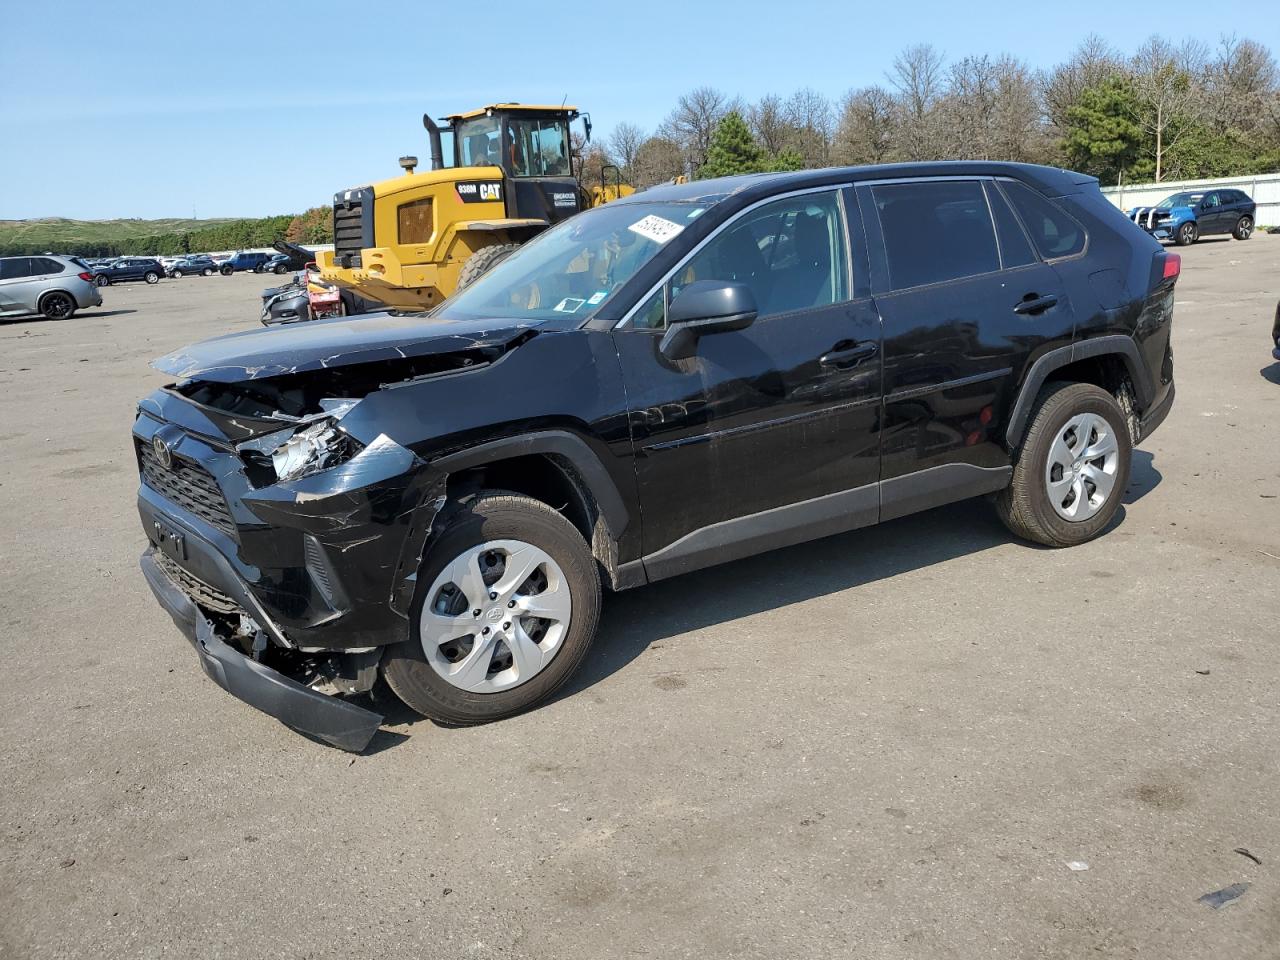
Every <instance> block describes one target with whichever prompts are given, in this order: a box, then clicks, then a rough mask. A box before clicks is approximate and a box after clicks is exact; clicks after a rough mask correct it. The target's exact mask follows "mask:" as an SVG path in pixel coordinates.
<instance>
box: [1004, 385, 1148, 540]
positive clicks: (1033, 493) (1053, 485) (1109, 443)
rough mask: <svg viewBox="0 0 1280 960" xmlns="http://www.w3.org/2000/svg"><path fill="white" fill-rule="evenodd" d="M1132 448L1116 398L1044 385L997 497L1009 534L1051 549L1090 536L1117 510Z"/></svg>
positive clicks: (1089, 388) (1089, 389) (1090, 388)
mask: <svg viewBox="0 0 1280 960" xmlns="http://www.w3.org/2000/svg"><path fill="white" fill-rule="evenodd" d="M1132 455H1133V446H1132V444H1131V442H1130V440H1129V428H1128V424H1127V421H1126V419H1125V415H1124V412H1123V411H1122V410H1121V409H1120V405H1119V404H1118V403H1117V402H1116V398H1115V397H1113V396H1112V395H1111V394H1109V393H1107V391H1105V390H1103V389H1102V388H1101V387H1097V386H1094V385H1093V384H1091V383H1070V384H1067V383H1055V384H1050V385H1049V386H1047V387H1045V389H1044V391H1043V392H1042V393H1041V395H1040V401H1039V404H1038V406H1037V407H1036V411H1035V413H1034V414H1033V416H1032V419H1031V425H1030V426H1029V427H1028V428H1027V435H1026V438H1025V439H1024V440H1023V443H1022V447H1021V449H1020V450H1019V451H1018V455H1017V459H1016V461H1015V463H1014V467H1013V479H1012V480H1011V481H1010V483H1009V486H1008V487H1006V488H1005V489H1004V490H1002V491H1000V493H999V494H998V495H997V497H996V509H997V511H998V512H999V514H1000V519H1001V520H1003V521H1004V523H1005V526H1007V527H1008V528H1009V529H1010V530H1011V531H1013V532H1014V533H1015V534H1017V535H1018V536H1020V537H1023V538H1024V539H1027V540H1033V541H1035V542H1036V543H1043V544H1044V545H1045V546H1049V547H1070V546H1075V545H1076V544H1080V543H1084V542H1086V541H1088V540H1092V539H1093V538H1094V537H1096V536H1097V535H1098V534H1099V533H1101V532H1102V531H1103V530H1104V529H1106V527H1107V524H1109V523H1110V522H1111V520H1112V518H1113V517H1114V516H1115V514H1116V510H1118V509H1119V508H1120V498H1121V497H1122V496H1123V495H1124V490H1125V487H1126V486H1128V484H1129V466H1130V459H1131V458H1132Z"/></svg>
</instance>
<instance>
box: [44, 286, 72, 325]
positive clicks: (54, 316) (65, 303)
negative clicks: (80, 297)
mask: <svg viewBox="0 0 1280 960" xmlns="http://www.w3.org/2000/svg"><path fill="white" fill-rule="evenodd" d="M40 312H41V313H43V314H44V315H45V316H46V317H48V318H49V319H50V320H66V319H68V318H69V317H70V316H71V315H72V314H73V313H75V312H76V302H75V301H74V300H73V299H71V295H70V294H68V293H63V292H61V291H55V292H53V293H48V294H45V297H44V299H43V300H41V301H40Z"/></svg>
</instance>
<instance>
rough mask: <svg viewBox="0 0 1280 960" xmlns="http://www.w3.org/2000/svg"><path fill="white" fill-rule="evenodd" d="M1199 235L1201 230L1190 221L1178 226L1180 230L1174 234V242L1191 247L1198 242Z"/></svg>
mask: <svg viewBox="0 0 1280 960" xmlns="http://www.w3.org/2000/svg"><path fill="white" fill-rule="evenodd" d="M1199 235H1200V231H1199V229H1198V228H1197V227H1196V225H1195V224H1194V223H1191V222H1190V221H1188V222H1187V223H1184V224H1183V225H1182V226H1180V227H1179V228H1178V232H1177V233H1176V234H1175V235H1174V243H1176V244H1177V245H1178V246H1180V247H1189V246H1191V244H1193V243H1195V242H1196V237H1198V236H1199Z"/></svg>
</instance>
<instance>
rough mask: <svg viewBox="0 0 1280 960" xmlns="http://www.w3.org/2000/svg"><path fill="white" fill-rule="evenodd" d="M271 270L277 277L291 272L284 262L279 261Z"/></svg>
mask: <svg viewBox="0 0 1280 960" xmlns="http://www.w3.org/2000/svg"><path fill="white" fill-rule="evenodd" d="M271 272H272V273H274V274H275V275H276V276H277V277H282V276H284V275H285V274H286V273H288V272H289V268H288V267H286V266H285V265H284V264H283V263H277V264H276V265H275V266H274V267H273V268H272V270H271Z"/></svg>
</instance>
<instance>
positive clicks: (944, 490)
mask: <svg viewBox="0 0 1280 960" xmlns="http://www.w3.org/2000/svg"><path fill="white" fill-rule="evenodd" d="M857 193H858V198H859V202H860V205H861V207H862V215H863V221H864V223H866V224H867V225H868V227H867V229H868V237H869V247H870V249H871V251H872V260H871V263H872V275H873V282H874V285H875V290H876V298H875V302H876V305H877V307H878V309H879V312H880V316H881V319H882V321H883V323H884V393H885V396H884V411H885V412H884V432H883V436H882V440H881V478H882V488H881V519H886V520H887V519H889V518H891V517H895V516H902V515H905V514H907V513H913V512H915V511H916V510H919V509H922V508H924V507H927V506H931V505H934V504H937V503H943V502H946V501H948V500H954V499H960V498H962V497H965V496H971V495H974V494H977V493H983V492H986V491H987V490H991V489H998V488H999V487H1001V486H1003V485H1004V483H1005V482H1006V480H1007V473H1008V468H1009V456H1008V453H1007V452H1006V451H1005V449H1004V445H1003V438H1004V435H1005V429H1006V427H1007V419H1006V418H1007V417H1008V414H1009V412H1010V410H1011V407H1012V404H1013V400H1014V391H1015V388H1016V386H1017V383H1016V379H1017V371H1021V370H1022V369H1023V368H1024V366H1025V364H1026V362H1027V358H1028V353H1029V351H1030V349H1031V346H1032V345H1042V344H1046V343H1048V344H1051V345H1055V346H1066V345H1069V344H1070V343H1071V339H1072V336H1073V333H1074V323H1073V319H1072V311H1071V307H1070V304H1069V303H1068V302H1067V294H1066V290H1065V288H1064V286H1063V284H1062V281H1061V280H1060V279H1059V278H1058V275H1057V273H1056V272H1055V271H1054V269H1053V267H1051V266H1049V265H1048V264H1047V263H1044V262H1043V261H1042V260H1041V259H1040V258H1039V257H1038V256H1037V255H1036V254H1035V253H1034V252H1033V251H1032V247H1031V243H1030V242H1029V241H1028V237H1027V235H1026V233H1025V232H1024V231H1023V229H1022V227H1021V226H1020V224H1019V220H1018V219H1017V218H1015V216H1014V214H1013V212H1012V210H1011V209H1010V208H1009V206H1007V205H1006V203H1005V201H1004V199H1003V197H1002V196H1001V193H1000V191H999V190H998V188H996V187H995V185H994V183H984V182H983V181H981V180H976V179H974V180H962V179H935V180H917V181H912V182H900V183H890V184H882V185H867V186H860V187H858V190H857ZM988 193H990V197H991V202H990V203H989V202H988ZM1031 213H1032V211H1031V210H1030V209H1029V210H1028V212H1027V214H1026V215H1027V216H1031ZM997 225H998V227H999V236H1000V240H999V241H998V240H997ZM1028 229H1036V228H1035V227H1030V226H1029V227H1028ZM1058 229H1060V230H1061V231H1062V232H1063V233H1064V235H1063V236H1061V237H1060V238H1057V239H1055V242H1056V243H1060V244H1063V245H1064V246H1063V249H1068V247H1067V246H1065V245H1067V244H1071V243H1074V240H1073V239H1072V238H1071V237H1068V236H1065V232H1066V227H1060V228H1058ZM877 234H878V238H879V241H880V242H876V235H877Z"/></svg>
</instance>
